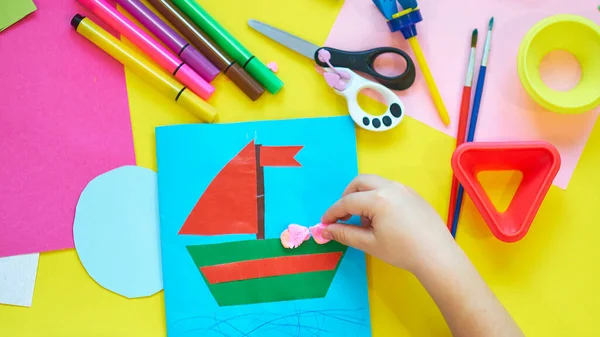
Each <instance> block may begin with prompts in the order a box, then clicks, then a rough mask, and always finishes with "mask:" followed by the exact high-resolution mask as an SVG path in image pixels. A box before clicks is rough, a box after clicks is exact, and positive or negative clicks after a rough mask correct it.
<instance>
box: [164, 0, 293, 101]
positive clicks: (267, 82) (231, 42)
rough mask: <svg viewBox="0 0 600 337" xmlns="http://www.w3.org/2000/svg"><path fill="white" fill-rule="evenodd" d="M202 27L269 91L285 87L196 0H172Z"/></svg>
mask: <svg viewBox="0 0 600 337" xmlns="http://www.w3.org/2000/svg"><path fill="white" fill-rule="evenodd" d="M172 1H173V3H174V4H175V5H176V6H177V7H179V9H181V11H182V12H184V13H185V14H186V15H187V16H188V17H189V18H190V20H192V21H193V22H194V23H195V24H196V25H198V27H200V29H202V30H203V31H204V32H205V33H206V34H207V35H208V36H210V38H211V39H213V40H214V41H215V42H216V43H217V44H218V45H219V47H221V48H223V50H224V51H225V52H226V53H227V54H229V56H231V57H232V58H233V59H234V60H235V61H236V62H237V63H238V64H239V65H241V66H242V67H244V68H245V69H246V70H247V71H248V72H249V73H250V75H252V77H254V78H255V79H256V80H257V81H258V82H260V84H262V85H263V86H264V87H265V88H266V89H267V90H268V91H269V92H271V93H272V94H276V93H277V92H279V90H281V88H282V87H283V82H282V81H281V80H280V79H279V78H278V77H277V76H276V75H275V74H274V73H273V71H271V69H269V68H267V66H265V65H264V64H263V63H262V62H260V60H259V59H257V58H256V57H254V55H252V53H250V51H249V50H248V49H246V48H244V46H242V44H241V43H239V42H238V41H237V40H236V39H235V38H234V37H233V36H232V35H231V34H229V32H227V31H226V30H225V28H223V27H222V26H221V25H220V24H219V23H218V22H217V21H216V20H215V19H213V18H212V17H211V16H210V15H209V14H208V13H207V12H206V11H205V10H204V9H203V8H202V7H200V5H199V4H198V3H197V2H196V1H194V0H172Z"/></svg>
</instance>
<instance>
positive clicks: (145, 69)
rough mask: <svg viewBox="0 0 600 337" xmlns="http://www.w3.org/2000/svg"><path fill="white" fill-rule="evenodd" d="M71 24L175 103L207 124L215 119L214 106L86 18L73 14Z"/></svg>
mask: <svg viewBox="0 0 600 337" xmlns="http://www.w3.org/2000/svg"><path fill="white" fill-rule="evenodd" d="M71 26H73V28H75V30H76V31H77V32H78V33H79V34H81V35H82V36H83V37H85V38H86V39H88V40H89V41H90V42H92V43H93V44H95V45H96V46H98V47H99V48H100V49H102V50H104V51H105V52H106V53H107V54H109V55H111V56H112V57H114V58H115V59H116V60H117V61H119V62H121V63H122V64H123V65H124V66H125V67H127V68H128V69H130V70H131V71H133V72H134V73H135V74H136V75H137V76H139V77H140V78H142V79H143V80H145V81H146V82H148V83H150V84H151V85H152V86H154V88H156V89H157V90H158V91H160V92H162V93H163V94H164V95H165V96H167V97H170V98H172V99H173V100H175V102H176V103H177V104H179V105H181V106H182V107H183V108H185V109H186V110H188V111H190V112H192V113H194V114H195V115H197V116H198V117H199V118H200V119H201V120H203V121H205V122H208V123H210V122H213V121H214V120H215V118H216V116H217V112H216V110H215V108H213V107H212V106H211V105H209V104H208V103H206V102H205V101H203V100H202V99H200V97H198V96H197V95H196V94H194V93H193V92H192V91H191V90H189V89H187V88H186V87H185V86H183V85H182V84H181V83H179V82H178V81H177V80H176V79H174V78H173V77H172V76H171V75H170V74H168V73H167V72H165V71H164V70H163V69H161V68H160V67H158V66H157V65H155V64H154V63H153V62H151V61H150V60H148V59H147V58H145V57H144V56H143V55H141V54H140V53H138V52H137V51H135V50H133V49H131V48H129V47H128V46H127V45H125V43H123V42H121V41H120V40H118V39H117V38H116V37H114V36H113V35H112V34H110V33H109V32H107V31H106V30H104V29H102V27H100V26H98V25H97V24H96V23H94V22H93V21H92V20H90V19H89V18H86V17H84V16H82V15H79V14H77V15H75V16H74V17H73V19H72V20H71Z"/></svg>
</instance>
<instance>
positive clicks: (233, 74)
mask: <svg viewBox="0 0 600 337" xmlns="http://www.w3.org/2000/svg"><path fill="white" fill-rule="evenodd" d="M225 74H226V75H227V77H228V78H229V79H230V80H231V81H232V82H233V83H235V85H237V86H238V87H239V88H240V89H241V90H242V91H243V92H244V93H245V94H246V96H248V98H250V99H251V100H253V101H256V100H257V99H259V98H260V96H262V94H264V93H265V89H264V88H263V87H262V86H261V85H260V83H258V82H256V80H255V79H253V78H252V76H250V75H249V74H248V73H247V72H246V71H245V70H244V69H243V68H242V67H240V65H239V64H237V63H234V64H232V65H231V66H230V67H229V68H228V69H227V71H226V72H225Z"/></svg>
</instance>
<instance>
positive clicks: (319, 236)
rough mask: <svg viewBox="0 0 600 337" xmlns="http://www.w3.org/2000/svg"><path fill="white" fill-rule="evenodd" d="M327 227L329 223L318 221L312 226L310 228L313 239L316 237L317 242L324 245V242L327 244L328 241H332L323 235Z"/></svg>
mask: <svg viewBox="0 0 600 337" xmlns="http://www.w3.org/2000/svg"><path fill="white" fill-rule="evenodd" d="M326 227H327V225H325V224H322V223H318V224H316V225H314V226H312V227H310V228H309V230H310V233H311V234H312V237H313V239H315V242H316V243H318V244H320V245H322V244H326V243H327V242H329V241H331V240H329V239H325V238H324V237H323V230H324V229H325V228H326Z"/></svg>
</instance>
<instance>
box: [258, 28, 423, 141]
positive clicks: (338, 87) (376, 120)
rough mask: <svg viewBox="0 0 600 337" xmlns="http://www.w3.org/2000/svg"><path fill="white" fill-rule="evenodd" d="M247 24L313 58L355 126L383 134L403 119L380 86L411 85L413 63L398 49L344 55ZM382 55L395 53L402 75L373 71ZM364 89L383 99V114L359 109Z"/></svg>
mask: <svg viewBox="0 0 600 337" xmlns="http://www.w3.org/2000/svg"><path fill="white" fill-rule="evenodd" d="M248 24H249V25H250V27H252V28H254V29H255V30H257V31H258V32H260V33H261V34H263V35H265V36H267V37H269V38H270V39H272V40H274V41H276V42H278V43H280V44H282V45H284V46H286V47H287V48H289V49H292V50H294V51H296V52H297V53H299V54H301V55H304V56H306V57H308V58H310V59H313V60H314V61H315V62H316V63H317V64H318V65H320V66H321V67H323V68H324V69H325V73H324V77H325V80H326V81H327V83H328V84H329V85H330V86H331V87H332V88H333V89H334V91H335V92H336V93H337V94H339V95H341V96H343V97H344V98H346V101H347V102H348V112H349V113H350V116H351V117H352V119H353V120H354V122H355V123H356V124H357V125H358V126H360V127H362V128H363V129H367V130H369V131H386V130H390V129H392V128H394V127H396V126H397V125H398V124H399V123H400V122H401V121H402V119H403V118H404V104H403V103H402V101H401V100H400V99H399V98H398V96H397V95H396V94H395V93H394V92H393V91H392V90H391V89H390V88H388V87H386V86H384V82H385V83H388V85H389V83H394V84H393V85H394V86H395V88H402V89H397V90H405V89H407V88H408V87H410V86H411V85H412V84H413V83H414V80H415V66H414V63H413V62H412V60H411V58H410V57H409V56H408V55H407V54H406V53H405V52H403V51H402V50H399V49H396V48H389V47H383V48H375V49H371V50H367V51H362V52H347V51H343V50H338V49H334V48H329V47H319V46H317V45H314V44H312V43H310V42H307V41H305V40H303V39H301V38H299V37H296V36H294V35H291V34H289V33H287V32H284V31H282V30H280V29H278V28H275V27H272V26H269V25H267V24H265V23H262V22H259V21H256V20H250V21H249V22H248ZM385 53H395V54H399V55H400V56H402V57H403V58H404V59H405V60H406V70H405V71H404V73H403V74H401V75H399V76H396V77H387V76H384V75H381V74H379V73H377V72H376V71H375V69H374V67H373V63H374V62H375V59H376V58H377V57H379V56H380V55H382V54H385ZM352 70H356V71H359V72H364V73H366V74H369V75H371V76H372V77H373V78H375V79H376V80H377V81H379V82H380V83H381V84H380V83H377V82H373V81H370V80H368V79H366V78H364V77H361V76H360V75H358V74H356V73H355V72H354V71H352ZM364 89H372V90H375V91H376V92H378V93H379V94H380V95H381V96H382V97H383V99H384V100H385V104H386V105H387V106H388V109H387V111H386V112H385V113H384V114H383V115H381V116H374V115H371V114H369V113H368V112H366V111H364V110H363V109H362V108H361V107H360V105H359V104H358V101H357V98H358V94H359V93H360V92H361V91H362V90H364Z"/></svg>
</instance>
